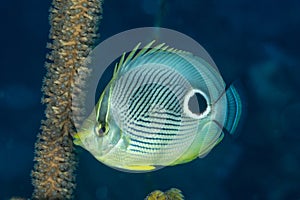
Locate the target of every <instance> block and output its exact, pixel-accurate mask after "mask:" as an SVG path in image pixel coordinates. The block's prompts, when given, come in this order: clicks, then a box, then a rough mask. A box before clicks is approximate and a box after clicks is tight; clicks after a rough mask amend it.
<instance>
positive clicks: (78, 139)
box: [73, 131, 88, 147]
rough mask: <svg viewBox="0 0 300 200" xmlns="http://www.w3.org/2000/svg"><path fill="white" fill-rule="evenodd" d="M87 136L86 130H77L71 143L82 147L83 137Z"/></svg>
mask: <svg viewBox="0 0 300 200" xmlns="http://www.w3.org/2000/svg"><path fill="white" fill-rule="evenodd" d="M87 136H88V132H87V131H81V132H77V133H76V134H75V135H74V136H73V143H74V144H75V145H78V146H81V147H83V146H84V145H83V141H84V140H85V138H87Z"/></svg>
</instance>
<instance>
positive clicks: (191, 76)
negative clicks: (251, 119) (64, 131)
mask: <svg viewBox="0 0 300 200" xmlns="http://www.w3.org/2000/svg"><path fill="white" fill-rule="evenodd" d="M139 45H140V44H139ZM139 45H137V46H136V47H135V48H134V49H133V50H132V51H131V53H130V54H129V55H126V54H123V56H122V57H121V59H120V61H119V62H118V64H116V66H115V70H114V74H113V77H112V79H111V81H110V82H109V83H108V85H107V86H106V88H105V89H104V91H103V93H102V94H101V97H100V99H99V101H98V103H97V105H96V106H95V109H94V111H93V112H92V113H91V114H90V116H89V117H88V118H87V119H86V120H85V122H84V123H83V125H82V127H81V130H80V131H79V132H78V133H77V134H76V135H75V140H74V143H75V144H77V145H80V146H82V147H83V148H85V149H86V150H88V151H89V152H90V153H91V154H92V155H93V156H94V157H95V158H96V159H97V160H99V161H100V162H102V163H104V164H106V165H108V166H111V167H113V168H117V169H120V170H125V171H130V172H146V171H152V170H156V169H159V168H161V167H164V166H172V165H177V164H182V163H187V162H190V161H192V160H194V159H195V158H197V157H204V156H205V155H207V154H208V153H209V152H210V150H211V149H212V148H213V147H214V146H215V145H216V144H218V143H219V142H220V141H221V140H222V138H223V129H226V130H228V132H230V133H234V131H235V129H236V127H237V124H238V121H239V118H240V115H241V106H242V105H241V101H240V96H239V94H238V93H237V91H236V89H235V88H234V87H233V86H231V87H229V89H228V90H226V91H225V87H226V86H225V83H224V81H223V79H222V77H221V75H220V74H219V72H218V70H217V69H216V68H214V67H212V66H211V65H210V64H209V63H207V62H205V61H204V60H203V59H201V58H199V57H197V56H194V55H193V54H192V53H189V52H185V51H181V50H177V49H172V48H169V47H168V46H166V45H164V44H159V45H157V46H154V47H152V45H153V42H151V43H149V44H148V45H146V46H145V47H144V48H141V49H138V48H139Z"/></svg>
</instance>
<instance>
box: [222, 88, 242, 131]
mask: <svg viewBox="0 0 300 200" xmlns="http://www.w3.org/2000/svg"><path fill="white" fill-rule="evenodd" d="M240 94H241V93H240V92H238V90H237V87H236V86H235V84H232V85H230V87H229V88H228V89H227V90H226V98H227V113H226V122H225V124H224V129H225V130H226V132H228V133H230V134H232V135H233V134H235V133H236V132H237V128H238V126H240V119H241V116H242V112H244V110H245V108H244V106H245V105H244V104H242V98H241V95H240ZM243 114H244V113H243Z"/></svg>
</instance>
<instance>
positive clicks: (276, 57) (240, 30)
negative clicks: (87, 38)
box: [0, 0, 300, 200]
mask: <svg viewBox="0 0 300 200" xmlns="http://www.w3.org/2000/svg"><path fill="white" fill-rule="evenodd" d="M160 4H161V1H159V0H127V1H121V0H110V1H108V0H107V1H105V2H104V14H103V20H102V21H101V24H100V28H99V30H100V34H101V38H100V41H102V40H104V39H106V38H108V37H109V36H112V35H114V34H116V33H119V32H121V31H124V30H127V29H131V28H137V27H144V26H154V25H161V26H162V27H166V28H171V29H174V30H177V31H180V32H182V33H185V34H187V35H189V36H191V37H192V38H194V39H195V40H197V41H198V42H199V43H200V44H201V45H203V47H204V48H205V49H206V50H207V51H208V52H209V53H210V55H211V56H212V58H213V59H214V61H215V63H216V64H217V66H218V68H219V69H220V72H221V74H222V76H223V77H224V80H225V81H226V82H227V83H230V82H233V81H235V80H237V79H240V80H242V82H243V84H244V93H245V96H246V97H247V102H248V109H247V117H246V119H245V121H244V125H243V127H242V129H241V130H240V135H239V137H237V138H232V137H230V136H225V138H224V140H223V141H222V142H221V143H220V144H219V145H218V146H217V147H216V148H214V149H213V151H212V152H211V153H210V154H209V155H208V156H207V157H205V158H204V159H197V160H195V161H193V162H191V163H188V164H185V165H180V166H175V167H168V168H164V169H162V170H159V171H156V172H152V173H146V174H128V173H124V172H119V171H116V170H114V169H111V168H108V167H106V166H104V165H103V164H101V163H99V162H98V161H96V160H95V159H94V158H93V157H92V156H91V155H90V154H89V153H87V152H85V151H84V150H80V158H79V160H80V162H79V166H78V171H77V174H78V175H77V190H76V194H75V195H76V199H79V200H92V199H93V200H95V199H98V200H119V199H133V200H135V199H137V200H138V199H143V198H144V197H145V196H146V195H147V194H148V193H149V192H151V191H153V190H155V189H161V190H166V189H169V188H171V187H177V188H179V189H181V190H182V191H183V193H184V195H185V197H186V199H190V200H219V199H220V200H240V199H244V200H297V199H300V172H299V169H300V145H299V142H300V78H299V74H300V50H299V44H300V39H299V38H300V37H299V36H300V1H299V0H286V1H281V0H251V1H250V0H228V1H225V0H212V1H204V0H173V1H171V0H166V1H165V2H164V6H163V8H162V9H161V6H160ZM49 7H50V1H38V0H27V1H22V0H8V1H2V2H1V4H0V8H1V12H0V24H1V26H0V27H1V28H0V30H1V31H0V44H1V48H0V51H1V53H0V67H1V68H0V200H2V199H8V198H9V197H11V196H23V197H30V196H31V193H32V185H31V178H30V171H31V169H32V166H33V153H34V142H35V140H36V135H37V133H38V132H39V127H40V120H41V119H42V118H43V117H44V114H43V109H44V107H43V106H42V105H41V104H40V98H41V95H42V93H41V85H42V79H43V76H44V75H45V72H46V71H45V68H44V67H43V66H44V62H45V54H46V52H47V49H46V43H47V41H48V33H49V23H48V9H49Z"/></svg>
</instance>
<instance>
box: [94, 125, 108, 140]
mask: <svg viewBox="0 0 300 200" xmlns="http://www.w3.org/2000/svg"><path fill="white" fill-rule="evenodd" d="M107 132H108V125H107V124H99V126H95V133H96V134H97V136H99V137H101V136H104V135H106V134H107Z"/></svg>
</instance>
